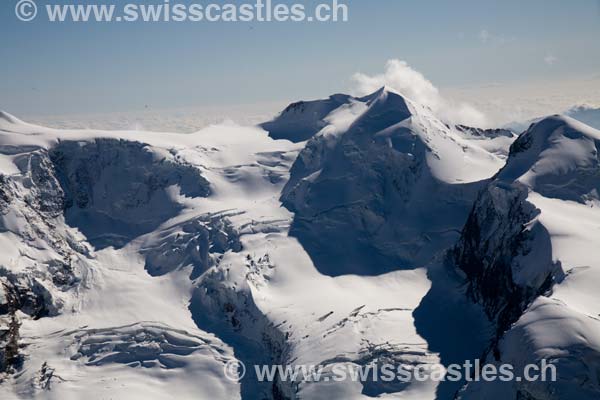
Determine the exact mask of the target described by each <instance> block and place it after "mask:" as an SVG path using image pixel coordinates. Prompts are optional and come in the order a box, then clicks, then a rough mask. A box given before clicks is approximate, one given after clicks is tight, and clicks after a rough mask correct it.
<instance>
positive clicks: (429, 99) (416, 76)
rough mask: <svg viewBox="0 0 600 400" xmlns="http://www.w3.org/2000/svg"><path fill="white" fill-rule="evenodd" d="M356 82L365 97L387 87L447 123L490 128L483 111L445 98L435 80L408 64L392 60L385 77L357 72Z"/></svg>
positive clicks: (387, 66) (354, 77)
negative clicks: (430, 79) (420, 105)
mask: <svg viewBox="0 0 600 400" xmlns="http://www.w3.org/2000/svg"><path fill="white" fill-rule="evenodd" d="M352 79H353V81H354V83H355V88H354V91H355V93H356V94H357V95H361V96H363V95H366V94H369V93H372V92H374V91H375V90H377V89H379V88H381V87H382V86H387V87H389V88H391V89H393V90H395V91H396V92H398V93H400V94H402V95H403V96H405V97H407V98H409V99H410V100H412V101H415V102H417V103H420V104H422V105H425V106H428V107H430V108H431V109H432V110H433V111H434V112H435V113H436V114H437V115H438V116H439V117H440V118H442V119H444V120H446V121H447V122H451V123H455V124H465V125H471V126H477V127H484V126H487V125H488V123H487V119H486V117H485V115H484V114H483V113H482V112H480V111H479V110H477V109H476V108H475V107H473V106H471V105H469V104H467V103H457V102H454V101H452V100H449V99H446V98H444V97H443V96H442V95H441V94H440V91H439V90H438V89H437V88H436V87H435V86H434V85H433V83H431V81H429V80H428V79H427V78H425V76H423V74H421V73H420V72H419V71H416V70H414V69H413V68H411V67H410V66H409V65H408V64H407V63H406V62H405V61H400V60H389V61H388V62H387V63H386V65H385V70H384V72H383V74H379V75H374V76H369V75H365V74H362V73H357V74H354V76H353V78H352Z"/></svg>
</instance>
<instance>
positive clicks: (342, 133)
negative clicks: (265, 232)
mask: <svg viewBox="0 0 600 400" xmlns="http://www.w3.org/2000/svg"><path fill="white" fill-rule="evenodd" d="M366 99H367V100H366V102H365V104H364V107H363V108H364V111H363V112H362V113H361V114H360V115H358V116H357V117H356V118H355V120H354V121H353V122H352V123H351V124H349V125H347V128H346V129H343V128H342V129H340V128H339V127H337V126H336V125H335V124H332V126H333V127H332V128H330V127H326V128H324V129H323V130H322V131H320V132H319V133H318V134H316V135H315V136H314V137H313V138H312V139H311V140H310V141H308V143H307V145H306V148H305V149H304V150H303V151H302V152H301V153H300V155H299V157H298V160H297V161H296V162H295V163H294V165H293V167H292V170H291V177H290V181H289V182H288V184H287V185H286V187H285V188H284V190H283V196H282V201H283V204H284V205H285V206H286V207H287V208H288V209H290V210H291V211H293V212H294V213H295V220H294V224H293V226H292V231H291V233H292V234H293V235H294V236H296V237H298V239H299V240H300V242H301V243H302V245H303V246H304V248H305V249H307V251H308V252H309V253H310V255H311V257H312V258H313V261H314V262H315V264H316V265H317V267H318V268H319V270H320V271H321V272H323V273H325V274H327V275H333V276H336V275H342V274H349V273H355V274H362V275H371V274H379V273H382V272H387V271H391V270H395V269H399V268H404V269H411V268H414V267H419V266H423V265H426V264H427V263H428V262H429V261H431V260H432V259H433V258H434V257H435V255H436V254H439V253H440V252H442V251H443V250H445V249H446V248H447V247H449V246H450V245H451V244H452V243H453V242H454V241H455V240H456V239H457V237H458V233H459V231H460V229H461V227H462V225H463V224H464V222H465V220H466V216H467V214H468V212H469V211H470V208H471V205H472V203H473V201H474V199H475V196H476V194H477V191H478V190H479V189H480V188H481V185H482V182H481V181H483V180H485V179H486V178H489V177H491V176H492V175H493V174H494V173H495V172H496V171H498V170H499V169H500V168H501V167H502V165H503V157H502V156H501V155H499V154H494V153H493V152H492V151H490V149H486V148H485V146H482V143H486V144H489V143H490V142H491V141H492V140H495V139H496V138H499V139H500V140H504V146H505V147H506V148H508V147H509V146H510V143H511V142H512V140H513V139H514V138H513V137H512V135H511V134H510V133H508V134H507V135H506V136H505V135H504V132H502V134H501V135H494V134H493V132H489V133H490V135H494V138H493V139H490V140H486V138H487V137H486V136H485V135H483V132H482V131H479V132H477V131H476V130H474V129H472V130H471V129H469V128H466V127H463V128H462V129H458V128H454V127H450V126H448V125H447V124H445V123H444V122H442V121H441V120H439V119H438V118H436V117H435V116H434V115H433V114H432V112H431V111H430V110H429V109H428V108H427V107H425V106H422V105H418V104H415V103H413V102H411V101H410V100H408V99H405V98H403V97H402V96H401V95H399V94H397V93H395V92H393V91H390V90H387V89H385V88H383V89H381V90H379V91H377V92H376V93H374V94H372V95H370V96H368V97H367V98H366ZM344 128H345V127H344ZM332 131H335V133H332ZM490 147H492V146H490ZM374 264H375V265H376V266H375V265H374Z"/></svg>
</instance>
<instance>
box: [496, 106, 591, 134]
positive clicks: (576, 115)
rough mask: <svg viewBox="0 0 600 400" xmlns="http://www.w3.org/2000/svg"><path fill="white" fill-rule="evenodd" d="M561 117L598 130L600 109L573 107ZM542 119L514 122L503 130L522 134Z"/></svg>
mask: <svg viewBox="0 0 600 400" xmlns="http://www.w3.org/2000/svg"><path fill="white" fill-rule="evenodd" d="M562 114H563V115H565V116H567V117H571V118H573V119H576V120H577V121H579V122H583V123H584V124H586V125H589V126H591V127H592V128H595V129H600V108H598V107H594V106H590V105H577V106H573V107H571V108H569V109H567V110H565V111H563V112H562ZM542 119H544V117H539V118H534V119H532V120H529V121H515V122H512V123H510V124H508V125H507V126H506V127H505V128H506V129H509V130H511V131H513V132H519V133H520V132H524V131H526V130H527V129H528V128H529V127H530V126H531V125H532V124H534V123H536V122H540V121H541V120H542Z"/></svg>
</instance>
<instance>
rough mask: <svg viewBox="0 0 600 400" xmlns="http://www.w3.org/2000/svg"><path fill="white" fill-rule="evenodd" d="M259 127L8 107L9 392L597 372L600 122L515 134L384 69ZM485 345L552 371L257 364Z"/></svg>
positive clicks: (258, 390)
mask: <svg viewBox="0 0 600 400" xmlns="http://www.w3.org/2000/svg"><path fill="white" fill-rule="evenodd" d="M262 127H263V128H264V129H265V130H263V129H261V128H255V127H240V126H236V125H232V124H222V125H216V126H210V127H207V128H205V129H203V130H201V131H199V132H196V133H193V134H189V135H188V134H186V135H183V134H174V133H150V132H133V131H123V132H108V131H76V130H71V131H60V130H55V129H48V128H43V127H38V126H35V125H29V124H26V123H24V122H21V121H19V120H18V119H16V118H13V117H11V116H9V115H7V114H2V118H0V243H1V244H2V248H3V249H7V251H6V252H3V254H2V255H1V256H0V283H1V284H0V393H1V394H2V398H8V399H13V398H15V399H21V398H83V397H91V398H105V397H115V398H125V397H126V398H140V399H148V398H154V399H165V398H172V397H173V396H176V397H177V398H183V399H187V398H194V399H198V398H200V399H204V398H206V399H214V398H218V399H239V398H242V399H255V398H265V399H273V400H275V399H277V400H279V399H311V400H312V399H330V398H332V397H333V398H352V399H362V398H373V397H385V398H398V399H415V400H417V399H418V400H421V399H434V398H436V399H454V398H456V397H457V396H459V397H462V398H465V399H470V398H473V399H477V398H483V397H482V396H484V397H485V398H515V397H517V396H521V397H522V398H527V399H536V400H546V399H555V398H556V399H561V398H565V397H568V396H570V395H572V394H574V393H577V394H578V395H581V396H583V397H582V398H586V397H585V396H587V398H594V396H596V395H597V393H598V390H597V388H598V379H597V377H598V365H600V362H598V354H599V349H598V337H599V336H598V333H597V332H598V326H597V322H598V320H597V319H596V318H597V315H598V314H600V310H598V309H597V308H598V307H597V304H598V302H597V296H596V294H595V291H596V288H597V287H598V284H599V283H600V281H599V279H600V274H598V273H597V271H598V267H600V266H598V265H597V260H596V259H597V257H596V256H595V255H596V254H597V251H595V250H594V249H597V248H598V246H599V245H600V243H598V239H597V238H598V237H600V236H598V235H597V234H596V233H597V232H598V230H599V229H600V220H599V218H600V217H599V216H598V213H597V209H598V203H599V196H598V190H599V187H598V186H599V179H598V177H599V163H598V148H599V137H600V133H599V132H598V131H595V130H593V129H591V128H589V127H587V126H585V125H583V124H581V123H578V122H576V121H574V120H572V119H570V118H568V117H557V116H555V117H550V118H547V119H545V120H544V121H542V122H540V123H538V124H536V125H534V126H533V127H532V128H531V129H530V130H529V131H527V132H526V133H524V134H523V135H521V136H520V137H519V138H518V139H517V140H516V141H515V137H514V135H513V134H512V133H511V132H509V131H505V130H482V129H477V128H472V127H465V126H452V125H450V124H448V123H446V122H445V121H443V120H441V119H440V118H438V117H437V116H436V115H434V113H433V112H432V111H431V110H430V109H429V108H428V107H427V106H425V105H420V104H417V103H415V102H413V101H411V100H410V99H408V98H406V97H404V96H402V95H400V94H398V93H396V92H393V91H391V90H388V89H386V88H382V89H380V90H378V91H377V92H375V93H373V94H371V95H369V96H366V97H364V98H353V97H351V96H346V95H334V96H332V97H330V98H329V99H326V100H317V101H312V102H301V103H297V104H295V105H291V106H290V107H288V108H287V109H286V110H284V112H283V113H282V114H280V116H279V117H278V118H276V119H275V120H274V121H271V122H269V123H266V124H264V125H263V126H262ZM513 142H514V143H513ZM509 148H510V153H509ZM571 219H575V220H576V223H572V222H571V221H570V220H571ZM449 250H450V251H449ZM448 251H449V252H448ZM556 319H559V320H560V321H561V323H560V324H559V326H558V327H557V326H556V324H555V322H554V321H555V320H556ZM563 325H564V326H563ZM523 349H526V351H524V350H523ZM482 354H485V356H486V357H487V358H488V359H489V361H490V362H502V361H503V362H513V363H514V364H515V365H522V364H525V363H527V362H532V361H537V360H539V359H540V358H541V357H546V358H549V359H551V360H553V362H555V363H556V364H557V365H558V366H559V370H560V372H559V374H560V377H561V379H560V380H559V382H557V383H556V384H548V383H535V384H525V383H522V384H516V383H507V384H505V385H502V384H500V385H492V384H490V385H487V384H484V383H482V384H476V383H471V384H468V385H465V383H466V382H450V383H448V382H446V383H441V384H438V383H436V382H429V381H427V382H418V381H411V382H403V383H386V382H375V381H370V380H368V381H365V382H336V381H334V380H329V381H328V382H325V381H321V382H306V381H295V382H284V381H282V380H280V379H276V380H275V382H258V381H257V380H256V377H255V376H254V373H253V370H252V368H251V366H252V365H253V364H283V365H291V366H300V365H323V366H325V371H326V374H332V373H333V372H332V369H333V367H334V366H335V365H339V364H345V365H352V366H366V365H383V364H392V365H401V364H402V365H412V366H423V365H432V364H437V363H441V364H443V365H448V364H450V363H454V362H459V363H460V362H462V361H464V360H465V359H471V360H472V359H474V358H478V357H480V356H481V355H482ZM232 360H239V361H242V362H244V363H245V364H246V365H247V366H248V367H249V368H248V374H247V375H246V376H245V377H244V378H243V379H242V380H241V381H240V382H235V381H230V380H228V379H226V378H225V376H224V375H223V367H224V366H225V365H226V363H227V362H229V361H232ZM461 387H462V390H461ZM494 396H496V397H494Z"/></svg>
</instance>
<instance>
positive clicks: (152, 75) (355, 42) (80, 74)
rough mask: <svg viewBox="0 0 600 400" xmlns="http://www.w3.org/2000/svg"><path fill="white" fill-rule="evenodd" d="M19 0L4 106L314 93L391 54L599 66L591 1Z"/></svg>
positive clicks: (488, 78) (572, 73)
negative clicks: (209, 17) (122, 12)
mask: <svg viewBox="0 0 600 400" xmlns="http://www.w3.org/2000/svg"><path fill="white" fill-rule="evenodd" d="M47 1H48V0H39V1H38V6H40V5H43V4H45V2H47ZM50 1H52V0H50ZM115 1H117V4H121V3H124V1H123V0H115ZM56 2H64V0H60V1H59V0H57V1H56ZM85 2H87V1H85ZM156 2H157V3H160V1H156ZM172 2H173V0H172ZM183 2H186V1H183ZM234 2H236V1H234ZM285 2H287V3H289V1H285ZM15 3H16V0H4V1H3V2H2V3H1V5H0V37H1V38H2V39H3V40H2V45H1V46H0V109H4V110H6V111H9V112H11V113H14V114H17V115H19V114H23V113H29V114H31V113H37V114H53V113H62V114H65V113H89V112H113V111H128V110H132V111H133V110H139V109H143V108H144V107H145V106H148V107H150V108H152V109H161V108H177V107H188V106H197V105H199V106H202V105H231V104H249V103H260V102H269V101H281V100H288V99H289V100H294V99H300V98H315V97H320V96H325V95H328V94H330V93H333V92H340V91H344V90H347V89H348V88H349V87H350V85H351V83H350V77H351V76H352V75H353V74H354V73H355V72H365V73H369V74H374V73H378V72H380V71H382V70H383V66H384V64H385V62H386V60H388V59H392V58H397V59H401V60H405V61H407V62H408V63H409V64H410V65H411V66H412V67H413V68H415V69H416V70H418V71H420V72H422V73H423V74H424V75H425V76H426V77H427V78H428V79H429V80H431V81H432V82H434V83H435V84H436V85H437V86H439V87H442V88H444V87H459V86H472V85H486V84H490V83H494V84H498V83H500V84H513V85H514V84H518V83H520V82H530V81H536V82H544V81H553V80H560V79H573V78H582V79H583V78H585V77H588V76H594V75H598V74H600V3H599V1H597V0H574V1H565V0H527V1H524V0H520V1H517V0H503V1H489V0H452V1H434V0H419V1H416V0H371V1H367V0H348V1H347V4H348V5H349V8H350V21H349V22H345V23H290V22H288V23H202V22H200V23H193V22H185V23H175V22H171V23H122V24H117V23H112V24H108V23H49V22H45V21H43V20H35V21H33V22H29V23H25V22H20V21H18V20H17V19H16V17H15V15H14V5H15ZM90 3H102V1H101V0H95V1H90ZM304 3H306V4H313V3H315V2H314V1H305V2H304ZM599 89H600V88H599Z"/></svg>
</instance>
